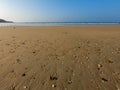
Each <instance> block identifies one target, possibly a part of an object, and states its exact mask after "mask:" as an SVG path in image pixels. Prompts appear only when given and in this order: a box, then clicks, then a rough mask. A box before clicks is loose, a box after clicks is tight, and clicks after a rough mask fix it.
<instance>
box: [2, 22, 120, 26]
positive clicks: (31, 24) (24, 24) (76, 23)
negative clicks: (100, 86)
mask: <svg viewBox="0 0 120 90" xmlns="http://www.w3.org/2000/svg"><path fill="white" fill-rule="evenodd" d="M119 24H120V22H13V23H0V26H80V25H119Z"/></svg>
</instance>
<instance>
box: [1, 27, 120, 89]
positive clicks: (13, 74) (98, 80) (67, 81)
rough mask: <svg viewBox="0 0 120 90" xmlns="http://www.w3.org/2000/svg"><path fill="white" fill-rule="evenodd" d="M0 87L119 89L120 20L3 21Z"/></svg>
mask: <svg viewBox="0 0 120 90" xmlns="http://www.w3.org/2000/svg"><path fill="white" fill-rule="evenodd" d="M0 90H120V26H64V27H62V26H60V27H0Z"/></svg>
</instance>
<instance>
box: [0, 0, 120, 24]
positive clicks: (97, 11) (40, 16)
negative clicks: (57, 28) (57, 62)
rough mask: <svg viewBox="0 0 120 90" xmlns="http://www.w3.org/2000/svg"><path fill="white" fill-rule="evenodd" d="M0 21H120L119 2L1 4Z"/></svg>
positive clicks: (20, 0) (2, 0)
mask: <svg viewBox="0 0 120 90" xmlns="http://www.w3.org/2000/svg"><path fill="white" fill-rule="evenodd" d="M0 18H2V19H6V20H12V21H17V22H24V21H27V22H29V21H31V22H39V21H63V22H64V21H71V22H72V21H74V22H75V21H78V22H80V21H81V22H84V21H85V22H86V21H90V22H92V21H94V22H95V21H96V22H98V21H100V22H103V21H106V22H112V21H120V0H0Z"/></svg>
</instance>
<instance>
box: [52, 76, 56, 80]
mask: <svg viewBox="0 0 120 90" xmlns="http://www.w3.org/2000/svg"><path fill="white" fill-rule="evenodd" d="M57 79H58V78H57V77H55V76H50V80H57Z"/></svg>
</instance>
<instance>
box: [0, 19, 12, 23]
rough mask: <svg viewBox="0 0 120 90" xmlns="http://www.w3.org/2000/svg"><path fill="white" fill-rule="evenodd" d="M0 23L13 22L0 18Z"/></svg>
mask: <svg viewBox="0 0 120 90" xmlns="http://www.w3.org/2000/svg"><path fill="white" fill-rule="evenodd" d="M0 23H13V22H12V21H6V20H4V19H0Z"/></svg>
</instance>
